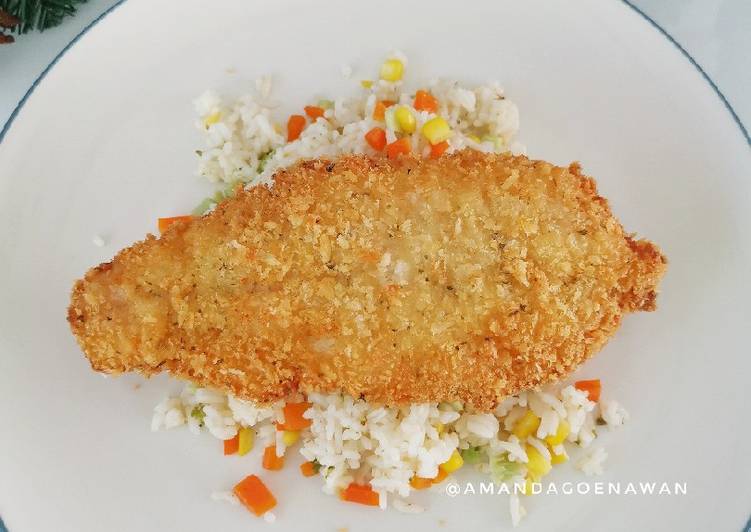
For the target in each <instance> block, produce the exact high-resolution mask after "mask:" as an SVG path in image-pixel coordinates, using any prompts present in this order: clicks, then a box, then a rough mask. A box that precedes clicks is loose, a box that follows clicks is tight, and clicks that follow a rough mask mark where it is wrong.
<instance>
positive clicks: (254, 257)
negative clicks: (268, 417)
mask: <svg viewBox="0 0 751 532" xmlns="http://www.w3.org/2000/svg"><path fill="white" fill-rule="evenodd" d="M665 267H666V260H665V257H663V255H662V254H661V253H660V251H659V249H658V248H657V247H656V246H655V245H654V244H652V243H650V242H647V241H644V240H634V239H633V238H632V237H631V236H630V235H628V234H627V233H624V231H623V228H622V227H621V225H620V223H619V222H618V221H617V220H616V219H615V218H614V217H613V215H612V214H611V212H610V209H609V208H608V204H607V201H606V200H605V199H603V198H601V197H600V196H598V195H597V190H596V187H595V183H594V181H593V180H592V179H590V178H588V177H586V176H584V175H583V174H581V172H580V169H579V166H578V165H577V164H572V165H571V166H569V167H568V168H560V167H556V166H553V165H551V164H549V163H546V162H543V161H530V160H528V159H527V158H526V157H520V156H511V155H488V154H482V153H479V152H475V151H469V150H467V151H464V152H460V153H457V154H454V155H448V156H444V157H441V158H439V159H437V160H415V159H411V158H404V159H401V160H398V161H388V160H385V159H370V158H367V157H362V156H351V157H345V158H341V159H339V160H336V161H307V162H303V163H300V164H298V165H296V166H295V167H293V168H290V169H288V170H286V171H281V172H279V173H278V174H277V175H276V177H275V185H274V186H273V187H270V188H269V187H264V186H259V187H255V188H252V189H249V190H243V191H240V192H239V193H238V194H237V195H236V196H235V197H233V198H231V199H229V200H227V201H225V202H224V203H222V204H221V205H219V206H218V207H217V208H216V210H214V211H213V212H212V213H210V214H208V215H206V216H203V217H202V218H196V219H194V220H193V221H190V222H186V223H178V224H175V225H174V226H172V227H171V228H170V229H169V230H167V231H166V232H165V234H164V235H162V237H161V238H156V237H154V236H151V235H149V236H148V237H147V238H146V240H144V241H143V242H139V243H137V244H135V245H134V246H132V247H130V248H127V249H125V250H123V251H121V252H120V253H118V255H117V256H116V257H115V258H114V259H113V260H112V261H111V262H109V263H106V264H102V265H100V266H98V267H96V268H93V269H92V270H90V271H89V272H88V273H87V274H86V276H85V278H84V279H83V280H79V281H78V282H77V283H76V284H75V287H74V288H73V294H72V301H71V305H70V308H69V311H68V320H69V322H70V326H71V328H72V330H73V333H74V334H75V336H76V338H77V339H78V342H79V344H80V345H81V348H82V349H83V351H84V352H85V353H86V356H87V357H88V358H89V360H90V361H91V365H92V367H93V368H94V369H95V370H97V371H103V372H106V373H121V372H126V371H138V372H140V373H142V374H145V375H151V374H154V373H158V372H161V371H169V372H170V373H172V374H174V375H176V376H178V377H182V378H185V379H189V380H191V381H194V382H196V383H198V384H200V385H206V386H213V387H216V388H219V389H222V390H225V391H227V392H230V393H232V394H234V395H236V396H238V397H240V398H244V399H249V400H254V401H257V402H267V401H271V400H275V399H279V398H284V397H285V396H288V394H290V393H293V392H296V391H302V392H310V391H317V392H332V391H344V392H346V393H348V394H351V395H352V396H354V397H362V398H365V399H367V400H369V401H372V402H374V403H384V404H390V405H393V404H406V403H419V402H428V401H429V402H436V401H453V400H459V401H463V402H465V403H469V404H471V405H473V406H474V407H476V408H478V409H480V410H489V409H492V408H493V407H494V406H495V405H496V404H497V403H498V402H499V401H500V400H502V399H503V398H504V397H506V396H508V395H511V394H514V393H517V392H519V391H520V390H523V389H526V388H530V387H535V386H538V385H541V384H544V383H547V382H550V381H555V380H557V379H560V378H562V377H565V376H566V375H567V374H568V373H569V372H571V371H572V370H574V369H575V368H576V367H577V366H578V365H579V364H581V363H582V362H583V361H584V360H586V359H587V358H589V357H590V356H592V355H593V354H594V353H596V352H597V351H598V350H599V349H600V348H601V347H602V346H603V344H604V343H605V342H606V341H607V340H608V339H609V338H610V336H611V335H612V334H613V333H614V332H615V331H616V329H617V328H618V326H619V324H620V322H621V318H622V316H623V314H624V313H626V312H631V311H636V310H653V309H654V308H655V294H656V289H657V284H658V281H659V279H660V277H661V276H662V275H663V273H664V271H665Z"/></svg>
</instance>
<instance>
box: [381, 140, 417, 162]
mask: <svg viewBox="0 0 751 532" xmlns="http://www.w3.org/2000/svg"><path fill="white" fill-rule="evenodd" d="M411 151H412V145H411V144H410V143H409V139H408V138H407V137H404V138H401V139H398V140H395V141H394V142H392V143H391V144H389V145H387V146H386V155H388V158H389V159H396V158H397V157H399V156H400V155H409V153H410V152H411Z"/></svg>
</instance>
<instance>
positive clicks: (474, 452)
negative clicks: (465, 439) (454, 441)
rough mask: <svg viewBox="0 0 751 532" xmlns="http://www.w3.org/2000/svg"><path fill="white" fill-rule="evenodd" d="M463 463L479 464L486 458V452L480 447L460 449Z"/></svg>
mask: <svg viewBox="0 0 751 532" xmlns="http://www.w3.org/2000/svg"><path fill="white" fill-rule="evenodd" d="M461 455H462V459H463V460H464V463H465V464H479V463H480V462H484V461H485V460H487V454H485V451H484V450H483V449H482V448H481V447H470V448H468V449H463V450H462V451H461Z"/></svg>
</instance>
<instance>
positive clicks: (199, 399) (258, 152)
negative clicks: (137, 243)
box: [151, 52, 628, 525]
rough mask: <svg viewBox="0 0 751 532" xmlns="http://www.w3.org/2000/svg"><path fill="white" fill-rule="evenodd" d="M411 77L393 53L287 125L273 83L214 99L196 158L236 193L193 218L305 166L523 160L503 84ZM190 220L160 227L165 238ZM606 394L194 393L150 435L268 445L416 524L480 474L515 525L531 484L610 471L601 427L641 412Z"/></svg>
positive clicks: (208, 98)
mask: <svg viewBox="0 0 751 532" xmlns="http://www.w3.org/2000/svg"><path fill="white" fill-rule="evenodd" d="M406 67H407V58H406V57H405V56H404V55H403V54H401V53H398V52H396V53H393V54H391V55H390V56H388V57H387V58H386V59H385V61H384V62H383V64H382V65H381V67H380V70H379V72H378V76H377V78H376V77H374V79H372V80H370V79H365V80H359V82H358V85H359V87H357V88H358V90H359V95H357V96H355V97H351V98H337V99H334V100H327V99H319V100H317V101H315V102H311V103H309V104H308V105H304V106H303V107H302V109H301V112H300V113H299V114H292V115H291V116H289V117H286V118H282V117H277V116H276V115H275V113H274V109H275V108H276V103H275V102H273V101H272V99H271V79H270V78H268V77H265V78H261V79H260V80H258V81H257V83H256V92H255V94H248V95H244V96H241V97H240V98H238V99H236V100H234V101H231V102H230V101H225V100H223V99H222V98H220V97H219V95H217V94H216V93H214V92H211V91H209V92H206V93H205V94H203V95H202V96H201V97H199V98H198V99H197V100H196V110H197V112H198V121H197V127H198V128H199V129H200V131H202V132H203V134H204V136H205V141H206V146H205V147H204V148H202V149H200V150H197V155H198V159H199V163H198V172H199V174H201V175H202V176H205V177H206V178H207V179H209V180H210V181H212V182H216V183H222V184H223V187H225V188H224V189H223V190H222V191H220V192H217V193H216V194H215V195H214V196H212V197H210V198H207V199H206V200H204V201H203V202H202V203H201V204H200V205H199V206H198V207H197V208H196V210H195V211H194V213H193V215H200V214H203V213H204V212H207V211H209V210H211V209H212V208H213V207H214V206H215V205H216V203H218V202H219V201H221V200H222V199H224V198H225V197H228V196H230V195H232V194H233V193H234V192H235V191H236V190H237V187H239V186H254V185H257V184H268V183H271V182H272V176H273V174H274V172H276V171H277V170H278V169H280V168H284V167H287V166H289V165H291V164H293V163H294V162H296V161H298V160H300V159H304V158H315V157H336V156H338V155H342V154H347V153H364V154H368V155H372V156H379V155H382V156H387V157H398V156H400V155H403V154H416V155H419V156H422V157H438V156H440V155H441V154H442V153H445V152H452V151H455V150H460V149H464V148H471V149H475V150H481V151H486V152H505V151H512V152H515V153H523V152H524V147H523V146H522V145H521V144H519V143H518V142H517V140H516V138H515V137H516V134H517V131H518V128H519V113H518V109H517V107H516V105H514V104H513V102H511V101H509V100H508V99H506V98H505V95H504V92H503V89H502V88H501V87H500V85H498V84H497V83H491V84H488V85H482V86H478V87H474V88H467V87H463V86H462V85H460V84H459V83H458V82H456V81H448V80H434V81H431V82H429V83H427V84H425V85H424V86H422V87H419V88H417V89H416V90H414V91H411V90H406V89H405V87H404V82H403V79H404V74H405V70H406ZM350 71H351V70H350ZM278 119H279V120H278ZM182 218H183V217H172V218H163V219H160V220H159V229H160V230H164V229H165V228H166V227H168V226H169V224H170V223H172V222H173V221H175V220H179V219H182ZM600 392H601V390H600V381H599V380H589V381H579V382H576V383H575V384H573V385H566V386H549V387H546V388H543V389H540V390H536V391H526V392H522V393H520V394H518V395H516V396H513V397H509V398H507V399H506V400H505V401H504V402H503V403H501V404H500V405H499V406H498V407H497V408H496V409H495V410H494V411H493V412H477V411H474V410H472V409H471V408H465V406H464V405H462V404H460V403H440V404H412V405H409V406H403V407H386V406H382V405H376V404H370V403H368V402H366V401H363V400H359V399H355V398H353V397H350V396H347V395H343V394H317V393H311V394H308V395H307V396H303V395H298V396H295V397H290V398H288V399H287V401H286V402H277V403H274V404H270V405H256V404H253V403H250V402H247V401H242V400H240V399H237V398H235V397H232V396H231V395H226V394H225V393H223V392H219V391H216V390H211V389H207V388H197V387H195V386H194V385H191V384H188V385H186V386H185V387H184V389H183V390H182V392H181V393H180V394H179V395H177V396H173V397H168V398H166V399H164V400H163V401H162V402H161V403H160V404H158V405H157V406H156V408H155V410H154V415H153V419H152V425H151V428H152V430H154V431H156V430H160V429H171V428H175V427H178V426H184V425H187V427H188V428H189V429H190V430H191V431H192V432H194V433H196V434H198V433H201V432H209V433H210V434H212V435H213V436H215V437H216V438H218V439H220V440H223V452H224V454H226V455H232V454H238V455H245V454H248V453H249V452H250V451H251V450H252V449H253V448H254V447H260V448H261V449H262V452H261V458H260V460H261V462H262V466H263V468H264V470H265V471H267V474H273V471H277V470H279V469H282V468H284V467H285V457H286V456H288V453H290V452H299V453H300V454H301V455H302V456H303V457H304V459H305V462H303V464H302V465H301V466H300V473H301V474H302V475H304V476H309V477H312V476H318V477H320V478H321V480H322V483H323V491H325V492H326V493H329V494H332V495H336V496H338V497H340V498H341V499H342V500H343V501H348V502H355V503H360V504H365V505H370V506H380V507H381V508H387V507H388V506H389V504H390V505H391V506H393V507H394V508H396V509H397V510H399V511H403V512H410V513H417V512H420V511H422V510H423V508H421V507H420V506H418V505H417V504H414V503H413V502H411V501H410V500H409V497H410V495H411V494H412V493H413V492H414V491H415V490H423V489H428V488H431V487H434V486H436V485H437V484H440V483H441V482H443V481H445V479H446V478H447V477H449V476H450V475H451V474H452V473H454V472H455V471H457V470H458V469H460V468H463V467H474V468H475V469H477V470H479V471H481V472H483V473H485V474H487V475H489V476H490V478H491V479H492V480H493V481H494V482H496V483H507V484H509V485H513V486H515V489H514V490H513V491H512V492H511V495H510V496H509V510H510V514H511V520H512V522H513V524H514V525H516V524H518V522H519V520H520V519H521V518H522V517H523V516H524V514H525V510H524V508H523V506H522V505H521V503H520V497H519V494H520V493H521V494H530V493H531V491H530V490H531V486H532V483H536V482H540V481H541V480H542V479H543V477H545V476H546V475H547V474H548V473H549V472H550V471H551V469H552V468H553V467H554V466H555V465H558V464H561V463H564V462H566V461H568V460H569V459H570V455H569V453H571V454H572V455H574V454H578V455H580V456H579V457H578V458H577V459H576V460H575V462H574V463H575V466H576V467H577V468H578V469H580V470H581V471H583V472H584V473H585V474H587V475H596V474H600V473H601V472H602V465H603V462H604V461H605V459H606V458H607V453H606V452H605V451H604V450H603V449H602V448H599V447H595V446H593V445H592V444H593V442H594V441H595V439H596V438H597V435H598V431H599V430H601V427H602V426H607V427H615V426H619V425H621V424H623V422H624V421H626V420H627V419H628V414H627V413H626V411H625V410H624V409H623V408H622V407H621V406H620V405H619V404H618V403H617V402H615V401H613V400H606V399H605V400H603V399H601V398H600V395H601V393H600ZM579 448H583V450H579ZM238 480H239V482H238V484H237V485H236V486H235V487H234V489H233V491H232V492H217V493H215V494H214V497H215V498H216V499H219V500H228V501H230V502H234V503H237V502H238V501H239V502H241V503H242V504H243V505H245V506H246V507H247V508H248V509H249V510H250V511H251V512H253V513H254V514H256V515H258V516H264V519H266V520H267V521H270V522H271V521H273V520H274V519H275V517H274V515H273V513H271V511H270V510H272V509H273V508H274V507H275V506H276V503H277V500H276V498H275V495H274V494H272V493H271V492H270V491H269V490H268V488H266V486H265V484H264V483H263V480H262V479H261V478H259V477H258V476H256V475H250V476H248V477H246V478H244V479H238ZM278 495H279V496H280V499H283V494H278Z"/></svg>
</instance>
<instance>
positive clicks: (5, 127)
mask: <svg viewBox="0 0 751 532" xmlns="http://www.w3.org/2000/svg"><path fill="white" fill-rule="evenodd" d="M124 3H125V0H118V2H117V3H115V4H113V5H111V6H110V7H109V8H108V9H107V10H106V11H105V12H104V13H102V14H101V15H99V16H98V17H97V18H95V19H94V20H92V21H91V22H89V23H88V24H87V25H86V26H85V27H84V28H83V29H82V30H81V31H80V32H79V33H78V35H76V36H75V37H73V39H72V40H71V41H70V42H69V43H68V44H66V45H65V48H63V49H62V50H60V53H59V54H57V55H56V56H55V57H54V59H52V62H50V64H49V65H47V68H45V69H44V70H42V73H41V74H39V75H38V76H37V78H36V79H35V80H34V82H33V83H32V84H31V87H29V90H27V91H26V94H24V95H23V98H21V100H20V101H19V102H18V104H17V105H16V107H15V109H13V112H12V113H10V116H9V117H8V121H7V122H5V125H3V129H2V131H0V142H2V141H3V139H4V138H5V135H6V134H7V133H8V130H9V129H10V126H11V125H12V124H13V121H14V120H15V119H16V117H17V116H18V113H19V112H20V111H21V108H22V107H23V106H24V104H25V103H26V100H28V99H29V97H30V96H31V94H32V93H33V92H34V89H36V88H37V86H38V85H39V84H40V83H41V82H42V80H43V79H44V77H45V76H46V75H47V73H48V72H49V71H50V70H52V67H53V66H55V65H56V64H57V62H58V61H59V60H60V58H61V57H62V56H64V55H65V53H66V52H67V51H68V50H70V49H71V47H72V46H73V45H74V44H76V43H77V42H78V40H79V39H80V38H81V37H83V36H84V35H85V34H86V33H88V32H89V30H90V29H91V28H93V27H94V26H96V25H97V23H98V22H99V21H101V20H102V19H103V18H104V17H106V16H107V15H109V14H110V13H112V12H113V11H114V10H115V9H117V8H118V7H120V6H121V5H122V4H124ZM0 532H6V530H5V527H4V526H3V524H2V521H0Z"/></svg>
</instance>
